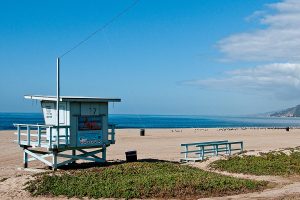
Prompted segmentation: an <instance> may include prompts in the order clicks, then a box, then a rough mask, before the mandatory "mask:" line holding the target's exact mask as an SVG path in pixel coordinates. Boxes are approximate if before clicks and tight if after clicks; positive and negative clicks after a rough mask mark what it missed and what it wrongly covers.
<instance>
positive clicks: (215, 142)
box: [181, 140, 228, 147]
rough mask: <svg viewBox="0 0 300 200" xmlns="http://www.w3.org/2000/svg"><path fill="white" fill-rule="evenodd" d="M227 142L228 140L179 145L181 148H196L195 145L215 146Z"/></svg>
mask: <svg viewBox="0 0 300 200" xmlns="http://www.w3.org/2000/svg"><path fill="white" fill-rule="evenodd" d="M224 142H228V140H219V141H209V142H194V143H185V144H181V146H182V147H183V146H196V145H202V144H217V143H224Z"/></svg>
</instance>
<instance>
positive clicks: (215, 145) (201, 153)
mask: <svg viewBox="0 0 300 200" xmlns="http://www.w3.org/2000/svg"><path fill="white" fill-rule="evenodd" d="M192 144H193V145H192ZM233 144H239V145H240V147H239V148H235V149H234V148H232V146H231V145H233ZM223 145H226V146H225V147H222V146H223ZM191 146H193V147H194V148H198V149H193V150H189V147H191ZM219 146H221V148H219ZM181 147H184V148H185V151H181V152H180V154H184V159H182V160H185V161H188V160H194V161H195V160H203V159H204V157H205V154H211V153H213V155H214V156H218V154H219V153H220V152H224V151H225V152H226V154H229V155H231V152H232V151H234V150H239V151H241V152H242V151H243V150H244V143H243V141H228V140H227V142H225V141H214V142H213V141H210V142H201V143H200V142H199V143H190V144H188V145H187V144H181ZM205 147H210V148H209V149H207V148H205ZM192 153H193V155H194V154H196V155H197V154H198V157H197V158H195V157H193V158H191V157H189V155H190V154H192Z"/></svg>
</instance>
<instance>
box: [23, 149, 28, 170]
mask: <svg viewBox="0 0 300 200" xmlns="http://www.w3.org/2000/svg"><path fill="white" fill-rule="evenodd" d="M25 150H27V147H26V146H24V147H23V155H24V158H23V165H24V168H27V167H28V154H27V153H26V152H25Z"/></svg>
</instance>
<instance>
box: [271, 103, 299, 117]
mask: <svg viewBox="0 0 300 200" xmlns="http://www.w3.org/2000/svg"><path fill="white" fill-rule="evenodd" d="M270 116H271V117H300V105H297V106H295V107H292V108H288V109H285V110H282V111H278V112H274V113H271V114H270Z"/></svg>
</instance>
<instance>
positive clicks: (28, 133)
mask: <svg viewBox="0 0 300 200" xmlns="http://www.w3.org/2000/svg"><path fill="white" fill-rule="evenodd" d="M27 145H28V146H30V127H29V126H28V125H27Z"/></svg>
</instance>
